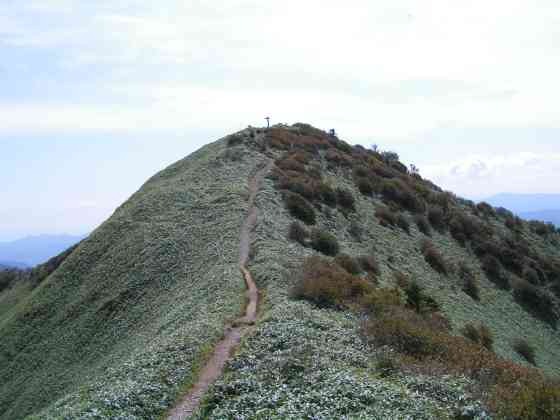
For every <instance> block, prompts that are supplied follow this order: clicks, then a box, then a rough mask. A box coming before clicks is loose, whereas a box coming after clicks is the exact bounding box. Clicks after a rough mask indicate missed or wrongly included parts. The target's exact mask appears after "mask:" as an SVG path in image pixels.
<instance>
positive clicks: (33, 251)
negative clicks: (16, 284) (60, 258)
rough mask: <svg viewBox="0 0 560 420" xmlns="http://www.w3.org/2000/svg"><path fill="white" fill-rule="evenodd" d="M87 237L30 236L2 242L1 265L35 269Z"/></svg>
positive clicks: (0, 244) (0, 249)
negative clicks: (34, 267)
mask: <svg viewBox="0 0 560 420" xmlns="http://www.w3.org/2000/svg"><path fill="white" fill-rule="evenodd" d="M86 236H87V235H79V236H74V235H39V236H28V237H26V238H23V239H18V240H16V241H12V242H0V265H4V266H11V267H14V266H15V267H19V268H26V267H33V266H35V265H37V264H41V263H44V262H46V261H47V260H48V259H49V258H51V257H54V256H55V255H58V254H60V253H61V252H62V251H65V250H66V249H68V248H70V247H71V246H72V245H74V244H76V243H78V242H79V241H81V240H82V239H84V238H85V237H86Z"/></svg>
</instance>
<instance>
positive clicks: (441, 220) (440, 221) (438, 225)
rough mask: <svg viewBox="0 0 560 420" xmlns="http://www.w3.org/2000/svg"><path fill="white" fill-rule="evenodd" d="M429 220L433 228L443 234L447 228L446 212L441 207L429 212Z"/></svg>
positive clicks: (435, 207) (432, 208)
mask: <svg viewBox="0 0 560 420" xmlns="http://www.w3.org/2000/svg"><path fill="white" fill-rule="evenodd" d="M428 220H429V221H430V224H431V225H432V227H433V228H434V229H435V230H437V231H438V232H440V233H442V232H444V231H445V228H446V221H445V212H444V211H443V208H442V207H441V206H432V207H430V209H429V210H428Z"/></svg>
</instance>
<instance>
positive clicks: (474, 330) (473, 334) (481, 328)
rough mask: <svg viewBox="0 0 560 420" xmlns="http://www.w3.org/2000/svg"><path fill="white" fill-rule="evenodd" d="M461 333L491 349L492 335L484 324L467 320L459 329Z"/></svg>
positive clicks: (492, 343)
mask: <svg viewBox="0 0 560 420" xmlns="http://www.w3.org/2000/svg"><path fill="white" fill-rule="evenodd" d="M461 333H462V334H463V335H464V336H465V337H466V338H468V339H469V340H471V341H472V342H474V343H477V344H480V345H481V346H482V347H485V348H486V349H488V350H490V351H492V347H493V345H494V337H493V335H492V332H491V331H490V330H489V329H488V327H487V326H486V325H484V324H482V323H481V324H478V325H475V324H472V323H470V322H469V323H467V324H465V326H464V327H463V328H462V329H461Z"/></svg>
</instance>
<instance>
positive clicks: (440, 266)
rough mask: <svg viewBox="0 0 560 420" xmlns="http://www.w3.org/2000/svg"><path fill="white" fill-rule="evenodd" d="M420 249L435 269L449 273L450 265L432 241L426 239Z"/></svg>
mask: <svg viewBox="0 0 560 420" xmlns="http://www.w3.org/2000/svg"><path fill="white" fill-rule="evenodd" d="M420 249H421V250H422V254H423V255H424V259H425V260H426V262H427V263H428V264H430V265H431V266H432V268H433V269H434V270H436V271H437V272H439V273H442V274H445V275H447V274H448V272H449V266H448V264H447V262H446V261H445V259H444V258H443V255H441V253H440V252H439V251H438V250H437V248H436V247H435V245H434V244H433V242H432V241H430V240H428V239H424V240H423V241H422V242H421V244H420Z"/></svg>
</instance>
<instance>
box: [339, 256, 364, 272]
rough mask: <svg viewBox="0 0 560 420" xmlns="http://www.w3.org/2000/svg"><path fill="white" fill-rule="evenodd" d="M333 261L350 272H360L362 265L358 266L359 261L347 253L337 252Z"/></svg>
mask: <svg viewBox="0 0 560 420" xmlns="http://www.w3.org/2000/svg"><path fill="white" fill-rule="evenodd" d="M334 262H335V263H336V264H338V265H339V266H341V267H342V268H344V269H345V270H346V271H348V272H349V273H350V274H354V275H356V274H360V273H361V272H362V267H361V266H360V264H359V262H358V261H357V260H356V259H354V258H352V257H351V256H350V255H348V254H338V255H337V256H336V257H335V259H334Z"/></svg>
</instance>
